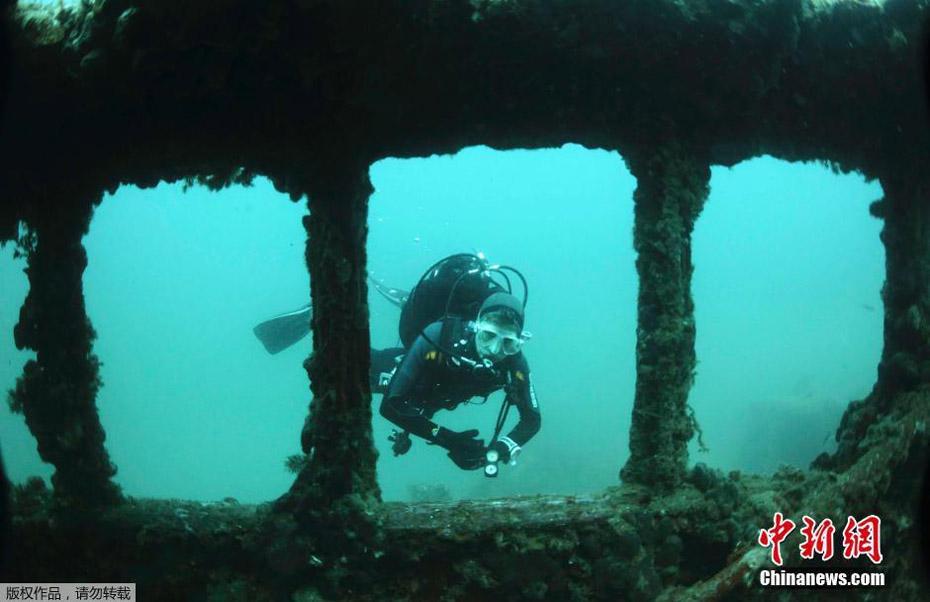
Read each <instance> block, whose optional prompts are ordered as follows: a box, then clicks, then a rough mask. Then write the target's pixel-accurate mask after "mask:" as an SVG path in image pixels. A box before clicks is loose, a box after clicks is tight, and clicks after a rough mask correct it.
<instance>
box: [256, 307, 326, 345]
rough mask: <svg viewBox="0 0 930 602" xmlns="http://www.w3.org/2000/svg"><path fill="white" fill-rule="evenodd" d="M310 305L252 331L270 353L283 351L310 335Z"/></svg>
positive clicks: (272, 319)
mask: <svg viewBox="0 0 930 602" xmlns="http://www.w3.org/2000/svg"><path fill="white" fill-rule="evenodd" d="M310 316H311V313H310V304H309V303H308V304H307V305H304V306H303V307H301V308H300V309H297V310H294V311H290V312H288V313H286V314H281V315H280V316H275V317H274V318H271V319H270V320H265V321H264V322H262V323H261V324H259V325H258V326H256V327H255V328H253V329H252V332H254V333H255V336H257V337H258V340H259V341H261V342H262V345H264V346H265V350H266V351H268V353H270V354H272V355H274V354H275V353H278V352H279V351H283V350H285V349H287V348H288V347H290V346H291V345H293V344H294V343H296V342H297V341H299V340H300V339H302V338H304V337H305V336H307V335H308V334H310Z"/></svg>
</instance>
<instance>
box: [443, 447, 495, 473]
mask: <svg viewBox="0 0 930 602" xmlns="http://www.w3.org/2000/svg"><path fill="white" fill-rule="evenodd" d="M484 455H485V450H484V448H480V449H476V450H472V449H462V450H456V451H450V452H449V458H451V459H452V461H453V462H455V465H456V466H458V467H459V468H461V469H462V470H478V469H479V468H482V467H483V466H484V465H485V463H486V462H487V461H486V460H485V458H484Z"/></svg>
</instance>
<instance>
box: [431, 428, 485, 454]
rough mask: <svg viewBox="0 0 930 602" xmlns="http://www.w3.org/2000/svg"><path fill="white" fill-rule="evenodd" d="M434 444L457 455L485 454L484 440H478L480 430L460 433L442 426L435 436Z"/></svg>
mask: <svg viewBox="0 0 930 602" xmlns="http://www.w3.org/2000/svg"><path fill="white" fill-rule="evenodd" d="M433 443H435V444H436V445H438V446H440V447H444V448H446V449H447V450H449V451H450V452H455V453H460V452H470V451H475V452H482V453H483V452H484V439H478V429H471V430H468V431H462V432H458V431H450V430H449V429H447V428H446V427H444V426H441V427H439V432H438V433H436V434H435V435H434V436H433Z"/></svg>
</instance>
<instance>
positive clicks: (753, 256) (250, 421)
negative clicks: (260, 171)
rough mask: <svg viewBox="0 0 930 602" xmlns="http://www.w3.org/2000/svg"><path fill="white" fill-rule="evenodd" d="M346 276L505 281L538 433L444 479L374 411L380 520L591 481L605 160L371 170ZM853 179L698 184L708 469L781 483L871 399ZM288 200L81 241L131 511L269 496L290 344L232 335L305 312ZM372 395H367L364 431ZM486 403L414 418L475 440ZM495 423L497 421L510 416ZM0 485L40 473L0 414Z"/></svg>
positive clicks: (761, 173)
mask: <svg viewBox="0 0 930 602" xmlns="http://www.w3.org/2000/svg"><path fill="white" fill-rule="evenodd" d="M371 179H372V183H373V185H374V187H375V193H374V195H373V196H372V198H371V203H370V212H369V223H370V233H369V268H370V270H371V272H372V273H373V274H374V275H375V276H376V277H378V278H382V279H384V281H385V282H386V283H388V284H390V285H392V286H397V287H401V288H409V287H411V286H412V285H413V284H414V283H415V282H416V280H417V279H418V278H419V276H420V274H421V272H422V270H423V269H425V268H426V266H427V265H429V264H430V263H432V262H433V261H435V260H436V259H439V258H440V257H442V256H445V255H447V254H450V253H454V252H462V251H476V250H480V251H484V252H485V253H486V254H487V255H488V256H489V258H490V259H491V260H492V261H494V262H500V263H506V264H510V265H514V266H516V267H518V268H519V269H520V270H522V271H523V273H524V274H525V275H526V277H527V278H528V279H529V282H530V300H529V306H528V309H527V328H528V329H529V330H531V331H532V332H533V334H534V338H533V339H532V341H531V342H530V343H528V344H527V347H526V355H527V357H528V360H529V362H530V366H531V368H532V376H533V379H534V381H535V386H536V390H537V394H538V397H539V401H540V405H541V408H542V414H543V428H542V430H541V432H540V433H539V435H538V436H537V437H536V438H535V439H534V440H532V441H531V442H530V443H529V444H528V445H527V446H526V448H525V450H524V454H523V456H522V457H521V461H520V464H519V465H518V466H516V467H513V468H510V467H506V468H505V469H504V470H502V473H501V476H500V478H498V479H493V480H492V479H486V478H484V477H483V476H482V475H481V474H480V472H463V471H460V470H459V469H457V468H456V467H455V466H454V465H453V464H452V463H451V462H450V461H449V460H448V459H447V458H446V457H445V455H444V454H442V453H441V450H439V449H438V448H435V447H430V446H427V445H425V444H424V443H423V442H422V441H415V442H414V445H413V448H412V450H411V452H410V453H409V454H407V455H406V456H403V457H401V458H395V457H393V456H392V455H391V453H390V451H389V444H388V442H387V441H386V438H387V435H388V434H389V433H390V430H391V429H390V425H389V424H388V423H387V422H386V421H385V420H384V419H383V418H381V417H380V416H379V415H378V414H377V411H375V418H374V433H375V440H376V442H377V444H378V448H379V452H380V454H381V455H380V458H379V463H378V471H379V479H380V482H381V487H382V490H383V493H384V497H385V499H388V500H397V499H407V498H408V497H409V495H410V490H411V487H414V486H416V485H421V484H440V485H444V486H445V487H447V488H448V490H449V491H450V492H451V494H452V495H453V496H454V497H488V496H499V495H511V494H517V493H521V494H522V493H549V492H551V493H582V492H588V491H595V490H598V489H600V488H602V487H604V486H607V485H611V484H615V483H617V471H618V470H619V468H620V467H621V466H622V464H623V462H624V461H625V460H626V457H627V454H628V451H627V430H628V428H629V423H630V411H631V407H632V402H633V388H634V382H635V368H634V350H635V332H636V295H637V280H636V273H635V267H634V260H635V254H634V252H633V249H632V227H633V203H632V193H633V190H634V188H635V180H634V179H633V178H632V176H631V175H630V174H629V172H628V171H627V170H626V168H625V166H624V164H623V162H622V160H621V159H620V157H619V156H618V155H617V154H615V153H608V152H605V151H597V150H586V149H583V148H581V147H578V146H572V145H569V146H566V147H563V148H562V149H550V150H542V151H511V152H497V151H493V150H490V149H488V148H484V147H479V148H471V149H466V150H464V151H462V152H460V153H459V154H457V155H455V156H442V157H431V158H427V159H411V160H394V159H390V160H385V161H381V162H379V163H377V164H375V165H373V166H372V168H371ZM880 196H881V189H880V187H879V186H878V185H877V184H876V183H865V182H864V180H863V179H862V178H861V177H860V176H856V175H844V176H839V175H836V174H833V173H831V172H830V171H829V170H826V169H824V168H823V167H821V166H818V165H813V164H807V165H802V164H788V163H784V162H780V161H776V160H774V159H771V158H760V159H756V160H753V161H749V162H746V163H743V164H740V165H738V166H736V167H735V168H733V169H726V168H714V169H713V177H712V181H711V194H710V198H709V199H708V202H707V204H706V206H705V208H704V211H703V213H702V214H701V217H700V218H699V220H698V222H697V225H696V228H695V232H694V246H693V259H694V264H695V272H694V281H693V294H694V301H695V314H696V315H695V317H696V323H697V354H698V362H699V363H698V368H697V380H696V382H695V386H694V389H693V391H692V394H691V404H692V406H693V407H694V409H695V411H696V414H697V418H698V420H699V422H700V424H701V427H702V429H703V432H704V442H705V444H706V445H707V447H708V448H709V451H707V452H701V451H699V450H698V449H697V447H696V445H692V454H691V459H692V461H702V462H707V463H709V464H711V465H714V466H716V467H720V468H724V469H739V470H751V471H771V470H774V469H775V468H776V467H777V466H778V465H779V464H780V463H783V462H784V463H793V464H796V465H800V466H804V465H806V463H807V462H809V461H810V460H811V459H813V457H814V456H815V455H816V454H817V453H819V452H820V451H825V450H830V449H832V447H831V446H832V440H833V432H834V430H835V427H836V425H837V422H838V419H839V416H840V414H841V412H842V410H843V408H844V407H845V405H846V403H848V401H849V400H851V399H856V398H860V397H862V396H864V395H866V394H867V393H868V391H869V389H870V388H871V386H872V383H873V382H874V380H875V374H876V365H877V362H878V359H879V356H880V353H881V344H882V330H881V324H882V308H881V300H880V297H879V292H880V289H881V285H882V280H883V273H884V251H883V249H882V246H881V244H880V241H879V238H878V232H879V230H880V227H881V222H880V221H879V220H876V219H874V218H871V217H870V216H869V214H868V211H867V207H868V203H869V202H871V201H873V200H875V199H876V198H878V197H880ZM305 211H306V209H305V204H304V203H302V202H301V203H296V204H295V203H292V202H290V201H289V200H288V199H287V198H286V197H285V196H284V195H281V194H278V193H277V192H275V191H274V189H273V187H272V186H271V185H270V184H269V183H268V182H267V181H265V180H260V181H257V182H256V185H255V186H253V187H251V188H234V189H229V190H225V191H222V192H219V193H211V192H209V191H207V190H203V189H192V190H190V191H188V192H187V193H183V192H182V191H181V188H180V186H173V185H172V186H168V185H161V186H159V187H157V188H155V189H150V190H138V189H135V188H130V187H126V188H122V189H120V190H119V191H118V192H117V193H116V194H115V195H113V196H108V197H107V198H105V199H104V202H103V203H102V205H101V206H100V207H98V209H97V211H96V213H95V215H94V219H93V222H92V224H91V228H90V233H89V234H88V236H87V237H86V239H85V245H86V247H87V251H88V255H89V266H88V269H87V271H86V273H85V280H84V282H85V294H86V300H87V309H88V313H89V315H90V317H91V320H92V321H93V324H94V326H95V328H96V330H97V332H98V335H99V338H98V340H97V343H96V346H95V349H96V352H97V354H98V355H99V356H100V358H101V360H102V361H103V368H102V377H103V381H104V387H103V389H102V390H101V392H100V395H99V398H98V407H99V409H100V415H101V420H102V422H103V425H104V428H105V429H106V433H107V446H108V450H109V452H110V454H111V457H112V459H113V461H114V462H115V463H116V465H117V466H118V469H119V472H118V474H117V477H116V478H117V481H118V482H119V483H120V484H121V485H122V487H123V488H124V490H125V491H126V493H128V494H130V495H134V496H153V497H179V498H190V499H198V500H217V499H221V498H224V497H227V496H233V497H235V498H237V499H239V500H240V501H244V502H256V501H262V500H269V499H272V498H274V497H277V496H278V495H279V494H281V493H282V492H283V491H285V490H286V488H287V487H288V486H289V484H290V482H291V480H292V478H293V477H292V475H290V474H289V473H288V472H287V471H286V470H285V468H284V460H285V458H286V457H287V456H288V455H290V454H293V453H297V452H298V451H299V433H300V427H301V425H302V422H303V418H304V415H305V414H306V411H307V405H308V403H309V399H310V394H309V389H308V383H307V378H306V374H305V372H304V370H303V368H302V366H301V362H302V360H303V359H304V357H305V356H306V355H307V354H308V353H309V352H310V340H309V338H308V339H305V340H304V341H302V342H301V343H300V344H298V345H295V346H294V347H293V348H291V349H288V350H286V351H284V352H282V353H281V354H279V355H276V356H269V355H268V354H267V353H266V352H265V351H264V349H263V348H262V346H261V345H260V344H259V342H258V341H257V340H256V339H255V338H254V336H253V335H252V332H251V329H252V326H254V325H255V324H256V323H258V322H260V321H262V320H264V319H266V318H269V317H271V316H273V315H275V314H277V313H280V312H283V311H287V310H290V309H295V308H297V307H299V306H301V305H303V304H304V303H306V302H307V299H308V296H309V292H308V291H309V279H308V276H307V272H306V267H305V265H304V258H303V252H304V238H305V233H304V231H303V228H302V226H301V223H300V218H301V216H302V215H303V214H304V213H305ZM12 255H13V253H12V248H11V247H10V246H9V245H8V246H7V247H6V248H4V249H2V250H0V388H2V389H3V390H7V389H9V388H10V387H12V386H13V384H14V382H15V379H16V376H17V375H18V374H19V372H20V370H21V368H22V364H23V363H24V362H25V361H26V359H27V358H29V357H30V354H29V353H26V352H20V351H17V350H16V349H15V347H14V346H13V342H12V328H13V324H14V323H15V321H16V319H17V316H18V311H19V306H20V304H21V303H22V300H23V297H24V296H25V293H26V290H27V283H26V278H25V275H24V274H23V273H22V268H23V267H24V263H23V261H22V260H14V259H13V257H12ZM370 304H371V329H372V341H373V344H374V345H375V346H392V345H394V344H395V343H396V341H397V319H398V316H399V312H398V310H397V309H396V308H395V307H393V306H391V305H390V304H388V303H387V302H386V301H385V300H384V299H382V298H380V297H379V296H378V295H377V293H375V292H374V291H372V293H371V297H370ZM379 402H380V398H379V397H377V396H376V398H375V400H374V403H375V410H377V404H378V403H379ZM499 403H500V396H499V395H498V396H492V397H491V399H490V400H489V401H488V403H487V404H486V405H484V406H462V407H460V408H459V409H457V410H456V411H455V412H452V413H448V412H446V413H441V414H438V415H437V416H436V419H437V421H438V422H440V423H441V424H444V425H446V426H448V427H450V428H457V429H461V428H471V427H475V428H479V429H481V430H482V435H483V436H485V437H487V436H489V435H490V433H491V431H492V430H493V425H494V419H495V417H496V414H497V411H498V409H499ZM514 418H515V417H512V418H511V419H512V420H513V419H514ZM0 441H2V444H3V452H4V457H5V460H6V463H7V469H8V471H9V473H10V476H11V478H12V480H13V481H14V482H21V481H23V480H24V479H25V478H26V477H27V476H29V475H32V474H38V475H42V476H45V477H48V476H49V475H50V474H51V469H50V467H49V466H47V465H44V464H43V463H42V462H41V461H40V460H39V457H38V454H37V452H36V450H35V442H34V440H33V439H32V437H31V435H30V434H29V433H28V431H27V429H26V427H25V426H24V422H23V418H22V416H19V415H13V414H11V413H10V412H9V411H8V410H7V409H6V408H5V407H3V408H2V409H0Z"/></svg>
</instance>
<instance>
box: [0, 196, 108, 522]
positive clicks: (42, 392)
mask: <svg viewBox="0 0 930 602" xmlns="http://www.w3.org/2000/svg"><path fill="white" fill-rule="evenodd" d="M46 194H47V193H46ZM48 196H49V197H51V195H48ZM88 196H91V197H92V195H88ZM98 198H99V196H98ZM94 201H95V199H94V198H88V197H87V196H85V197H84V198H78V199H73V198H68V197H66V196H65V195H64V194H62V195H56V196H54V197H52V198H45V199H42V200H41V201H40V202H38V203H36V204H35V205H33V206H32V208H33V209H34V210H33V211H32V213H31V215H30V218H29V221H28V226H29V234H28V235H27V236H26V238H25V239H24V240H23V241H22V246H23V247H24V248H25V253H26V257H27V268H26V274H27V276H28V277H29V294H28V295H27V297H26V300H25V302H24V303H23V306H22V308H21V309H20V313H19V322H18V323H17V324H16V327H15V329H14V339H15V342H16V346H17V348H19V349H27V348H28V349H32V350H34V351H35V352H36V359H34V360H29V361H28V362H26V365H25V367H24V368H23V374H22V376H20V377H19V379H18V380H17V381H16V387H15V389H14V390H13V391H11V392H10V406H11V408H12V409H13V410H14V411H19V412H22V413H23V415H24V416H25V418H26V424H27V425H28V427H29V430H30V431H31V432H32V434H33V435H34V436H35V438H36V441H37V443H38V449H39V455H40V456H41V457H42V459H43V460H44V461H46V462H48V463H50V464H52V465H54V466H55V473H54V474H53V475H52V485H53V486H54V490H55V498H56V500H57V501H58V502H59V503H60V504H61V505H62V506H64V507H70V508H76V507H99V506H103V505H107V504H112V503H115V502H117V501H119V500H120V498H121V495H120V491H119V488H118V487H117V486H116V485H115V484H114V483H113V481H112V477H113V475H114V474H116V467H114V466H113V464H112V463H111V462H110V459H109V456H108V455H107V452H106V449H105V448H104V439H105V434H104V431H103V427H102V426H101V425H100V419H99V416H98V414H97V405H96V396H97V391H98V389H99V388H100V386H101V382H100V375H99V368H100V362H99V360H98V359H97V356H96V355H94V353H93V350H92V343H93V339H94V338H95V337H96V333H95V332H94V329H93V327H92V326H91V323H90V320H89V319H88V317H87V314H86V313H85V310H84V291H83V284H82V276H83V273H84V269H85V268H86V267H87V253H86V252H85V250H84V247H83V245H82V244H81V239H82V237H83V236H84V234H86V233H87V228H88V225H89V223H90V216H91V213H92V210H93V204H94Z"/></svg>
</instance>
